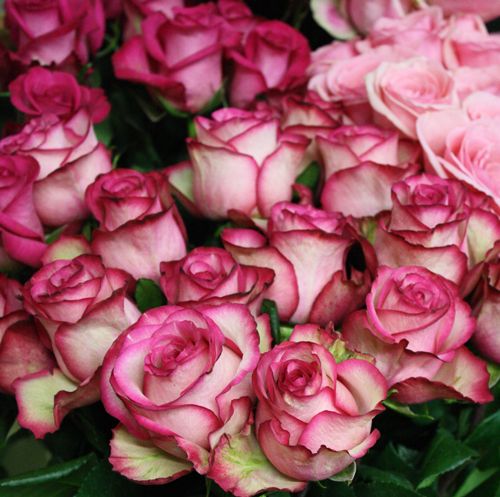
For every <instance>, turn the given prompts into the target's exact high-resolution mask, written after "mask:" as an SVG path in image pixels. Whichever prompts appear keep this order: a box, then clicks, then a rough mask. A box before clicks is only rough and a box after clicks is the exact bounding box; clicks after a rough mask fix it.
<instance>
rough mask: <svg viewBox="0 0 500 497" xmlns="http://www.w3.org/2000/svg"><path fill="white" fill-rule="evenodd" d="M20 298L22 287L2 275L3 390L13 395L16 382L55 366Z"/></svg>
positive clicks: (0, 351) (0, 380) (0, 340)
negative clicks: (18, 379)
mask: <svg viewBox="0 0 500 497" xmlns="http://www.w3.org/2000/svg"><path fill="white" fill-rule="evenodd" d="M21 296H22V286H21V284H20V283H18V282H17V281H15V280H11V279H9V278H6V277H5V276H3V275H2V274H0V390H1V391H3V392H7V393H10V394H13V393H14V389H13V386H12V384H13V383H14V381H15V380H16V379H17V378H20V377H23V376H25V375H27V374H32V373H35V372H37V371H40V370H42V369H47V368H50V367H52V366H53V365H54V359H53V357H52V354H51V353H50V351H49V350H48V349H47V348H46V347H45V346H44V344H43V343H42V341H41V340H40V338H39V336H38V333H37V332H36V329H35V327H34V324H33V321H32V320H31V319H30V316H29V315H28V314H27V313H26V312H24V311H23V305H22V301H21Z"/></svg>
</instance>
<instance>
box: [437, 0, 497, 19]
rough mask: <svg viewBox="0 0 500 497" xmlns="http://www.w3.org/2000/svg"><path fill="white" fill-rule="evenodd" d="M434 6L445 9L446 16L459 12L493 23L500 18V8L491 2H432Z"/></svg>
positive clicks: (463, 0) (455, 0) (447, 0)
mask: <svg viewBox="0 0 500 497" xmlns="http://www.w3.org/2000/svg"><path fill="white" fill-rule="evenodd" d="M430 3H432V4H433V5H437V6H438V7H441V8H442V9H443V12H444V14H445V15H447V16H448V15H452V14H455V13H457V12H462V13H464V14H476V15H478V16H481V17H482V18H483V19H484V20H485V21H491V20H492V19H495V17H498V16H500V6H499V5H498V4H497V3H496V2H491V1H490V0H474V2H470V1H469V0H431V2H430Z"/></svg>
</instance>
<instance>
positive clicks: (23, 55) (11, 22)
mask: <svg viewBox="0 0 500 497" xmlns="http://www.w3.org/2000/svg"><path fill="white" fill-rule="evenodd" d="M5 13H6V22H7V26H8V27H9V29H10V33H11V36H12V39H13V41H14V43H15V45H16V46H17V52H16V56H17V57H18V58H19V59H20V60H21V61H22V62H23V63H25V64H30V63H31V62H32V61H36V62H39V63H40V64H41V65H51V64H56V65H62V64H66V63H69V64H72V63H75V62H76V63H77V64H85V63H86V62H87V61H88V60H89V57H90V55H92V54H94V53H96V52H97V50H98V49H99V48H100V46H101V44H102V42H103V39H104V32H105V28H106V26H105V16H104V9H103V6H102V2H101V0H72V1H71V2H69V1H68V0H6V2H5Z"/></svg>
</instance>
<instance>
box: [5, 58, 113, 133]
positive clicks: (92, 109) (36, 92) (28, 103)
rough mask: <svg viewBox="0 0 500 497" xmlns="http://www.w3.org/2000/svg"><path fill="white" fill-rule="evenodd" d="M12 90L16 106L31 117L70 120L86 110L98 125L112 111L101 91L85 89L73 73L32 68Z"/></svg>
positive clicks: (12, 84) (13, 101)
mask: <svg viewBox="0 0 500 497" xmlns="http://www.w3.org/2000/svg"><path fill="white" fill-rule="evenodd" d="M9 91H10V98H11V101H12V104H13V105H14V107H16V108H17V109H18V110H20V111H21V112H24V113H25V114H28V115H29V116H42V115H44V114H54V115H56V116H58V117H60V118H61V119H68V118H71V116H73V115H74V114H76V113H77V112H78V111H79V110H80V109H82V108H85V109H87V110H88V112H89V114H90V116H91V118H92V121H93V122H94V123H98V122H101V121H102V120H104V119H105V118H106V116H107V115H108V113H109V110H110V105H109V103H108V101H107V99H106V96H105V95H104V92H103V90H102V89H100V88H88V87H86V86H82V85H80V84H78V81H77V80H76V78H75V77H74V76H73V75H72V74H69V73H66V72H61V71H51V70H48V69H44V68H43V67H32V68H31V69H29V70H28V72H26V73H24V74H22V75H21V76H19V77H18V78H16V79H15V80H14V81H13V82H12V83H11V84H10V85H9Z"/></svg>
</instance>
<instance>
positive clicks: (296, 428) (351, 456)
mask: <svg viewBox="0 0 500 497" xmlns="http://www.w3.org/2000/svg"><path fill="white" fill-rule="evenodd" d="M334 342H335V340H334V338H332V337H331V336H329V335H328V334H327V333H326V332H325V331H323V330H318V327H317V326H313V325H304V326H297V327H295V329H294V331H293V333H292V335H291V337H290V341H287V342H282V343H280V344H279V345H277V346H276V347H274V348H273V349H272V350H271V351H270V352H267V353H266V354H264V355H263V356H262V358H261V359H260V361H259V364H258V365H257V368H256V369H255V372H254V375H253V385H254V389H255V393H256V395H257V398H258V404H257V412H256V433H257V438H258V440H259V443H260V446H261V448H262V451H263V452H264V454H265V455H266V456H267V458H268V459H269V460H270V461H271V463H272V464H273V465H274V466H275V467H276V468H277V469H278V470H279V471H281V472H282V473H284V474H285V475H288V476H290V477H292V478H296V479H297V480H301V481H303V482H307V481H311V480H323V479H325V478H329V477H331V476H332V475H334V474H335V473H337V472H339V471H341V470H343V469H345V468H346V467H347V466H349V464H351V463H352V462H353V461H354V460H355V459H357V458H359V457H362V456H363V455H364V454H365V453H366V452H367V451H368V449H369V448H370V447H372V446H373V445H374V444H375V442H376V441H377V439H378V438H379V436H380V434H379V432H378V430H373V431H372V420H373V418H374V417H375V416H376V415H377V414H378V413H380V412H381V411H382V410H383V407H382V405H381V402H382V400H384V399H385V398H386V396H387V385H386V382H385V379H384V377H383V376H382V375H381V373H380V372H379V371H378V370H377V368H376V367H375V366H373V365H372V364H370V363H369V362H368V361H365V360H361V359H356V358H348V359H346V360H343V361H341V362H340V361H339V362H337V361H336V359H335V357H334V355H333V350H332V348H334V347H335V343H334Z"/></svg>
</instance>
